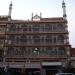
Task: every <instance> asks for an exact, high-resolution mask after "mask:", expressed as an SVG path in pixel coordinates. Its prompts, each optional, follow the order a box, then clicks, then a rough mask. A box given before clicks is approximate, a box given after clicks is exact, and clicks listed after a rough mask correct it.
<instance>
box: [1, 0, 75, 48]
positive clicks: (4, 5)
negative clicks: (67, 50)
mask: <svg viewBox="0 0 75 75" xmlns="http://www.w3.org/2000/svg"><path fill="white" fill-rule="evenodd" d="M11 1H12V3H13V9H12V18H13V19H23V20H24V19H25V20H26V19H30V18H31V13H32V12H33V13H34V15H35V14H36V13H37V14H40V12H41V13H42V17H62V14H63V13H62V0H0V15H8V11H9V9H8V8H9V4H10V2H11ZM65 2H66V11H67V19H68V30H69V40H70V44H71V45H72V47H75V0H65Z"/></svg>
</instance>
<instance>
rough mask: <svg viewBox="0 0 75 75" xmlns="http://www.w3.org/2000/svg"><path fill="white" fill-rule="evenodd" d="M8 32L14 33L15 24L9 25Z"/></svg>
mask: <svg viewBox="0 0 75 75" xmlns="http://www.w3.org/2000/svg"><path fill="white" fill-rule="evenodd" d="M9 30H10V31H13V32H15V31H16V24H11V25H10V28H9Z"/></svg>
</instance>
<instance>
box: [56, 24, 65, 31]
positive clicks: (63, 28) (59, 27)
mask: <svg viewBox="0 0 75 75" xmlns="http://www.w3.org/2000/svg"><path fill="white" fill-rule="evenodd" d="M57 26H58V30H60V31H61V30H65V27H64V25H63V24H58V25H57Z"/></svg>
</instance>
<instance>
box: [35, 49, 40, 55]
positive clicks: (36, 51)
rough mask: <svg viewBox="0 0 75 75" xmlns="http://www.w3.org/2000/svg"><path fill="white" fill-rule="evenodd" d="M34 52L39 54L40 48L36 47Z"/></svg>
mask: <svg viewBox="0 0 75 75" xmlns="http://www.w3.org/2000/svg"><path fill="white" fill-rule="evenodd" d="M34 53H35V54H36V55H38V56H39V50H38V48H35V49H34Z"/></svg>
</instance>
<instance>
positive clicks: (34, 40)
mask: <svg viewBox="0 0 75 75" xmlns="http://www.w3.org/2000/svg"><path fill="white" fill-rule="evenodd" d="M33 43H34V44H40V36H38V35H35V36H33Z"/></svg>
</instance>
